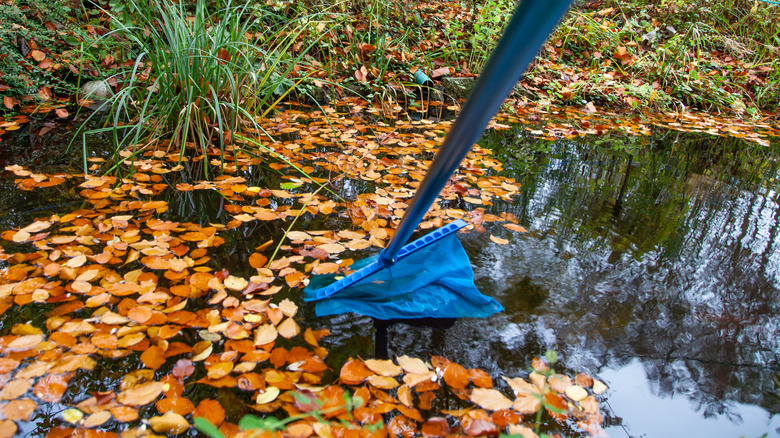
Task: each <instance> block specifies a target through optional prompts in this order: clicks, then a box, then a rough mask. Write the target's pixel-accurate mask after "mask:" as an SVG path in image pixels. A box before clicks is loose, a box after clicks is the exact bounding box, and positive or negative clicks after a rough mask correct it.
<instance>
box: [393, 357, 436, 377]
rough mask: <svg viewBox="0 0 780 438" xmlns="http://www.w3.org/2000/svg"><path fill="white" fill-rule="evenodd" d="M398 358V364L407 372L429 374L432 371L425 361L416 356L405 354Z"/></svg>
mask: <svg viewBox="0 0 780 438" xmlns="http://www.w3.org/2000/svg"><path fill="white" fill-rule="evenodd" d="M397 360H398V365H401V368H403V369H404V371H406V372H407V373H413V374H427V373H428V372H429V371H430V370H429V369H428V367H427V366H426V365H425V362H423V361H422V360H420V359H418V358H416V357H409V356H406V355H404V356H401V357H399V358H398V359H397Z"/></svg>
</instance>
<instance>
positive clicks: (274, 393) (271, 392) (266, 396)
mask: <svg viewBox="0 0 780 438" xmlns="http://www.w3.org/2000/svg"><path fill="white" fill-rule="evenodd" d="M279 392H280V391H279V388H277V387H275V386H269V387H267V388H265V390H262V389H261V390H260V391H258V394H257V399H255V402H256V403H257V404H259V405H264V404H266V403H271V402H272V401H274V400H276V397H279Z"/></svg>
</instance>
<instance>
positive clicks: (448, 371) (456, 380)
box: [444, 362, 470, 389]
mask: <svg viewBox="0 0 780 438" xmlns="http://www.w3.org/2000/svg"><path fill="white" fill-rule="evenodd" d="M469 380H470V377H469V373H468V371H466V369H465V368H463V367H462V366H460V365H458V364H456V363H454V362H450V364H449V365H447V367H446V368H444V381H445V382H446V383H447V385H449V386H451V387H452V388H456V389H464V388H465V387H466V386H467V385H468V384H469Z"/></svg>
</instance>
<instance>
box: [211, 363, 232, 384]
mask: <svg viewBox="0 0 780 438" xmlns="http://www.w3.org/2000/svg"><path fill="white" fill-rule="evenodd" d="M231 371H233V362H218V363H215V364H214V365H212V366H211V367H209V370H208V377H209V379H212V380H217V379H221V378H223V377H225V376H227V375H228V374H230V372H231Z"/></svg>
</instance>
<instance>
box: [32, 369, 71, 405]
mask: <svg viewBox="0 0 780 438" xmlns="http://www.w3.org/2000/svg"><path fill="white" fill-rule="evenodd" d="M72 375H73V374H72V373H65V374H49V375H47V376H44V377H42V378H40V379H38V381H37V382H36V383H35V387H33V394H35V396H36V397H38V398H39V399H40V400H42V401H45V402H49V403H59V401H60V398H61V397H62V395H63V394H64V393H65V390H66V389H67V388H68V380H70V378H71V377H72Z"/></svg>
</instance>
